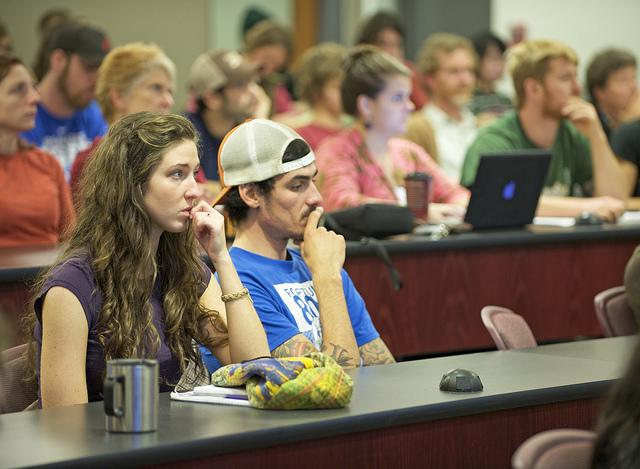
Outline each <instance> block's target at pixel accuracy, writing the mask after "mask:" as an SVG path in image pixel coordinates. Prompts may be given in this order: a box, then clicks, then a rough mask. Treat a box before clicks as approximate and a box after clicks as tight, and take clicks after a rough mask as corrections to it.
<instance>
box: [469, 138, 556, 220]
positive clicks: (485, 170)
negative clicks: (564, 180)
mask: <svg viewBox="0 0 640 469" xmlns="http://www.w3.org/2000/svg"><path fill="white" fill-rule="evenodd" d="M550 160H551V152H549V151H546V150H510V151H507V152H502V153H491V154H486V155H482V156H481V158H480V164H479V165H478V171H477V173H476V179H475V182H474V183H473V186H471V199H470V200H469V206H468V207H467V213H466V215H465V219H464V221H465V222H466V223H469V224H471V225H472V226H473V228H474V229H488V228H515V227H521V226H524V225H526V224H528V223H531V222H532V221H533V217H534V215H535V212H536V207H537V206H538V198H539V197H540V192H541V191H542V187H543V186H544V180H545V177H546V175H547V170H548V168H549V161H550Z"/></svg>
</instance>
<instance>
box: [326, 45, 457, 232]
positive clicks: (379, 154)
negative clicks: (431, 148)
mask: <svg viewBox="0 0 640 469" xmlns="http://www.w3.org/2000/svg"><path fill="white" fill-rule="evenodd" d="M410 77H411V72H410V71H409V69H407V67H405V66H404V65H403V64H402V63H400V62H399V61H398V60H396V59H394V58H393V57H391V56H390V55H388V54H387V53H385V52H382V51H381V50H380V49H378V48H376V47H373V46H359V47H356V48H354V49H353V51H352V52H351V54H350V55H349V58H348V60H347V64H346V66H345V78H344V81H343V82H342V104H343V107H344V110H345V112H347V113H349V114H351V115H352V116H353V117H354V118H355V119H356V125H355V126H354V127H353V128H352V129H348V130H345V131H343V132H341V133H340V134H338V135H336V136H335V137H330V138H327V139H325V140H324V141H323V143H322V144H320V147H319V148H318V149H317V150H316V152H315V153H316V164H317V166H318V170H319V173H320V175H319V178H318V181H319V186H320V191H321V193H322V196H323V198H324V206H325V208H326V209H327V210H337V209H341V208H346V207H353V206H357V205H360V204H364V203H374V202H377V203H380V202H388V203H400V204H403V203H405V202H406V195H405V194H404V177H405V176H406V175H407V174H409V173H412V172H414V171H421V172H425V173H427V174H429V175H431V177H432V188H433V193H432V202H434V203H432V204H431V205H430V207H429V219H430V221H438V220H440V219H442V218H445V217H451V216H454V217H461V216H462V214H463V213H464V207H466V205H467V202H468V200H469V192H468V191H467V190H466V189H465V188H463V187H462V186H460V185H458V184H457V183H455V182H453V181H451V180H450V179H448V178H447V176H445V174H444V173H443V172H442V170H441V169H440V168H439V167H438V165H437V164H436V163H435V162H434V161H433V160H432V159H431V157H430V156H429V155H428V154H427V153H426V152H425V151H424V150H423V149H422V148H421V147H419V146H418V145H415V144H413V143H412V142H410V141H408V140H405V139H402V138H397V137H396V136H397V135H400V134H402V133H403V132H404V130H405V126H406V122H407V119H408V117H409V114H410V113H411V111H413V109H414V105H413V103H412V102H411V100H410V99H409V96H410V95H411V78H410Z"/></svg>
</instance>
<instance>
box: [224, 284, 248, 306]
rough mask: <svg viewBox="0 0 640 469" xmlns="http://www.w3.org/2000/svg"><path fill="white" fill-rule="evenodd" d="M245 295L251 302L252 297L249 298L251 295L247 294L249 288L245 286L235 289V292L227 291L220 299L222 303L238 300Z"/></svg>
mask: <svg viewBox="0 0 640 469" xmlns="http://www.w3.org/2000/svg"><path fill="white" fill-rule="evenodd" d="M245 296H247V297H249V300H250V301H251V303H253V299H252V298H251V295H250V294H249V290H247V287H244V288H243V289H242V290H240V291H237V292H235V293H227V294H226V295H222V296H221V297H220V299H221V300H222V302H223V303H229V302H230V301H236V300H240V299H242V298H244V297H245Z"/></svg>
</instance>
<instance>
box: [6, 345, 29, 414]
mask: <svg viewBox="0 0 640 469" xmlns="http://www.w3.org/2000/svg"><path fill="white" fill-rule="evenodd" d="M26 350H27V344H22V345H18V346H16V347H13V348H10V349H8V350H4V351H3V352H2V353H0V414H8V413H10V412H20V411H23V410H25V409H27V408H28V407H32V406H33V404H34V402H35V401H37V399H38V390H37V386H36V385H35V383H33V382H28V381H26V380H25V377H26V375H27V370H28V367H27V357H26V354H25V352H26Z"/></svg>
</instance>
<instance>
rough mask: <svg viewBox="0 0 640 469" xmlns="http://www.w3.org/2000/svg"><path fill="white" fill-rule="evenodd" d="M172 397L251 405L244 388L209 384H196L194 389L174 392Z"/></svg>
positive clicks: (177, 399) (194, 400) (190, 400)
mask: <svg viewBox="0 0 640 469" xmlns="http://www.w3.org/2000/svg"><path fill="white" fill-rule="evenodd" d="M171 399H173V400H176V401H189V402H205V403H208V404H224V405H237V406H243V407H249V406H250V405H249V397H248V396H247V391H246V390H245V389H244V388H223V387H220V386H214V385H213V384H209V385H208V386H196V387H195V388H193V391H188V392H172V393H171Z"/></svg>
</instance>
